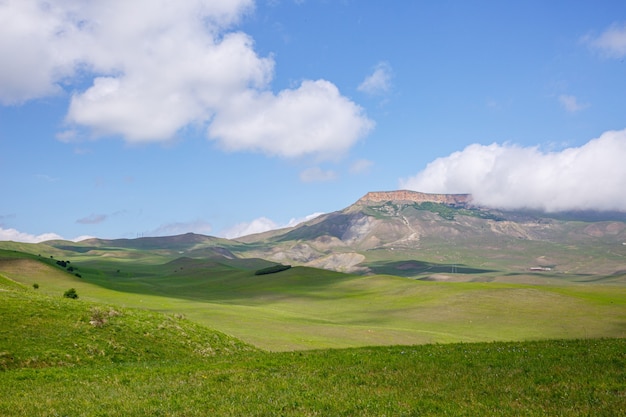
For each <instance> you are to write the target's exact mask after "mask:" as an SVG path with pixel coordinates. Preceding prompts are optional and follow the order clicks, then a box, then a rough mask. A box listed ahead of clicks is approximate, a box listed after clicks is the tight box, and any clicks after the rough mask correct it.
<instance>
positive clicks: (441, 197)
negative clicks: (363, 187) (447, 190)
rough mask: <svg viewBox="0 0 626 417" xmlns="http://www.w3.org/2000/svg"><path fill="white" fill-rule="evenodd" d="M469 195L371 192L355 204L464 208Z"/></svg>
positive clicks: (470, 198)
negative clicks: (401, 204)
mask: <svg viewBox="0 0 626 417" xmlns="http://www.w3.org/2000/svg"><path fill="white" fill-rule="evenodd" d="M471 200H472V196H471V195H470V194H430V193H420V192H419V191H410V190H398V191H372V192H369V193H367V194H365V195H364V196H363V197H361V198H360V199H359V200H358V201H357V202H356V204H361V205H366V204H369V203H381V202H387V201H397V202H413V203H436V204H445V205H449V206H459V207H465V206H467V205H469V204H470V203H471Z"/></svg>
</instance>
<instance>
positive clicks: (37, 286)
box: [33, 282, 39, 290]
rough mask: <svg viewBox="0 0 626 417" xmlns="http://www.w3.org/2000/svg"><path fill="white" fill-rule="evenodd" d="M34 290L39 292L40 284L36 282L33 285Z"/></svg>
mask: <svg viewBox="0 0 626 417" xmlns="http://www.w3.org/2000/svg"><path fill="white" fill-rule="evenodd" d="M33 288H34V289H36V290H38V289H39V284H37V283H36V282H35V283H34V284H33Z"/></svg>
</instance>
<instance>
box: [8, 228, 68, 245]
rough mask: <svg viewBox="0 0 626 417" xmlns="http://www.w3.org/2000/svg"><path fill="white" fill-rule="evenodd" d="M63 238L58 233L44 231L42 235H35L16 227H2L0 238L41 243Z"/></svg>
mask: <svg viewBox="0 0 626 417" xmlns="http://www.w3.org/2000/svg"><path fill="white" fill-rule="evenodd" d="M56 239H63V238H62V237H61V236H59V235H57V234H56V233H42V234H40V235H33V234H30V233H24V232H20V231H19V230H16V229H3V228H2V227H0V240H10V241H13V242H25V243H39V242H45V241H46V240H56Z"/></svg>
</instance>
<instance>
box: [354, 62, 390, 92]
mask: <svg viewBox="0 0 626 417" xmlns="http://www.w3.org/2000/svg"><path fill="white" fill-rule="evenodd" d="M391 76H392V71H391V65H389V63H387V62H379V63H378V64H377V65H376V67H375V68H374V72H372V73H371V74H370V75H368V76H367V77H365V80H363V82H362V83H361V84H359V86H358V87H357V89H358V90H359V91H361V92H363V93H367V94H371V95H377V94H384V93H388V92H389V90H391Z"/></svg>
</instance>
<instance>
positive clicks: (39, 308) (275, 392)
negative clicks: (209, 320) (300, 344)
mask: <svg viewBox="0 0 626 417" xmlns="http://www.w3.org/2000/svg"><path fill="white" fill-rule="evenodd" d="M0 298H1V301H2V302H1V303H0V312H1V314H0V336H1V337H0V415H3V416H34V415H36V416H60V415H69V416H144V415H156V416H205V415H221V416H241V415H249V416H296V415H297V416H303V415H305V416H315V415H324V416H382V415H389V416H391V415H393V416H402V415H406V416H417V415H426V416H439V415H455V416H463V415H465V416H475V415H493V416H495V415H497V416H517V415H527V416H545V415H581V416H582V415H598V416H619V415H625V414H626V371H625V369H626V341H625V340H624V339H606V338H602V339H584V340H580V339H578V340H545V341H533V342H491V343H485V342H483V343H451V344H428V345H410V346H386V347H385V346H379V347H363V348H350V349H324V350H319V349H318V350H305V351H293V352H268V351H263V350H259V349H257V348H255V347H254V346H251V345H250V344H247V343H243V342H241V341H239V340H237V339H236V338H233V337H230V336H227V335H225V334H223V333H221V332H217V331H214V330H210V329H208V328H206V327H205V326H202V325H199V324H197V323H195V322H193V321H191V320H188V319H186V318H184V317H182V316H181V315H171V314H162V313H155V312H150V311H147V310H144V309H133V308H125V307H120V306H118V305H110V304H102V303H94V302H90V301H85V300H83V299H80V298H79V299H78V300H71V299H67V298H63V297H60V296H58V295H56V296H52V295H46V294H44V293H43V292H40V291H38V290H35V289H33V288H29V287H26V286H23V285H21V284H18V283H16V282H14V281H11V280H8V279H5V278H0ZM259 331H260V332H261V331H263V329H259Z"/></svg>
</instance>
